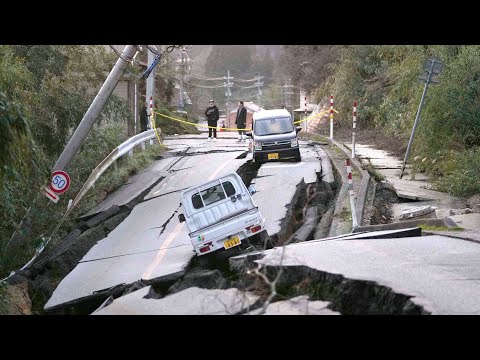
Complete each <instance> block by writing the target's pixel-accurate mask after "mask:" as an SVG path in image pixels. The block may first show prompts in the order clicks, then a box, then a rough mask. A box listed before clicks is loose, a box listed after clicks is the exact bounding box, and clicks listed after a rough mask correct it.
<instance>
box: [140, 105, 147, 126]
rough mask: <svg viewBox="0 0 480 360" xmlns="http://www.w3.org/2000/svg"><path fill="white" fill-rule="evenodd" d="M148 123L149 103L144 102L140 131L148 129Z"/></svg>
mask: <svg viewBox="0 0 480 360" xmlns="http://www.w3.org/2000/svg"><path fill="white" fill-rule="evenodd" d="M147 124H148V113H147V105H145V104H143V107H142V110H141V111H140V131H141V132H144V131H147Z"/></svg>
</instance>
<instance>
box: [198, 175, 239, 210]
mask: <svg viewBox="0 0 480 360" xmlns="http://www.w3.org/2000/svg"><path fill="white" fill-rule="evenodd" d="M232 195H235V187H234V186H233V184H232V183H231V182H230V181H224V182H223V183H222V184H221V185H220V183H219V184H216V185H213V186H211V187H209V188H208V189H204V190H202V191H200V192H199V193H196V194H193V195H192V204H193V208H194V209H201V208H202V207H204V206H208V205H210V204H213V203H214V202H217V201H220V200H223V199H225V198H227V197H230V196H232ZM202 200H203V201H202Z"/></svg>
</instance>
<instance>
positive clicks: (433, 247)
mask: <svg viewBox="0 0 480 360" xmlns="http://www.w3.org/2000/svg"><path fill="white" fill-rule="evenodd" d="M265 254H266V256H265V257H263V258H262V259H259V260H256V262H258V263H260V264H262V265H264V266H273V267H278V266H279V265H280V264H281V265H282V266H284V267H292V266H293V267H300V268H305V267H307V268H310V269H312V270H316V271H318V272H320V273H322V274H335V275H336V276H340V277H341V278H345V279H352V280H356V281H357V283H358V282H360V283H364V284H376V285H377V286H380V287H382V288H385V289H391V291H393V292H394V293H395V294H401V295H403V296H406V297H407V298H409V297H410V299H409V300H408V301H411V303H412V304H413V305H415V306H420V307H421V308H422V309H423V310H422V311H424V312H427V313H431V314H480V303H479V302H478V301H477V299H478V297H479V296H480V267H479V266H478V258H479V256H480V246H479V244H477V243H474V242H470V241H464V240H459V239H455V238H452V237H446V236H421V237H408V238H400V239H370V240H349V241H310V242H305V243H299V244H292V245H288V246H286V247H285V254H283V256H282V249H279V248H274V249H271V250H266V251H265ZM326 300H329V301H332V299H326ZM350 301H356V300H355V298H353V299H350ZM342 313H343V311H342Z"/></svg>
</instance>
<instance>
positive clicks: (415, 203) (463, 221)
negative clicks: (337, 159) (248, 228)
mask: <svg viewBox="0 0 480 360" xmlns="http://www.w3.org/2000/svg"><path fill="white" fill-rule="evenodd" d="M345 146H347V147H348V148H350V147H351V144H345ZM355 153H356V157H357V158H358V159H359V161H360V162H361V163H362V165H364V166H365V167H366V166H368V165H369V164H371V165H372V166H373V168H374V169H375V170H376V171H377V172H378V173H380V174H381V175H383V176H384V177H385V180H386V181H387V182H389V183H390V184H391V185H393V187H394V188H395V192H396V194H397V196H398V197H399V198H400V202H399V203H396V204H392V208H391V210H392V212H393V216H394V219H393V220H394V221H395V222H399V221H402V219H400V216H401V214H402V211H405V210H407V209H413V208H419V207H424V206H432V207H435V208H436V209H435V211H434V212H433V213H430V214H428V215H424V216H425V218H440V219H442V218H450V219H451V220H453V221H455V222H456V223H457V224H458V226H460V227H465V228H466V229H476V228H480V221H478V217H476V216H475V215H478V214H465V215H456V216H451V214H450V211H451V210H454V209H457V210H458V209H465V208H466V207H467V201H466V199H464V198H458V197H455V196H452V195H449V194H447V193H443V192H439V191H436V190H433V189H432V186H431V184H430V183H428V182H427V178H426V177H425V176H424V175H423V174H416V175H415V179H412V176H411V172H410V167H409V166H407V167H406V169H405V171H404V175H403V177H402V179H400V172H401V168H402V164H403V160H400V159H398V158H396V157H395V156H392V155H390V154H389V153H388V152H387V151H384V150H379V149H375V148H374V147H373V146H371V145H367V144H358V143H357V144H356V146H355ZM462 225H463V226H462Z"/></svg>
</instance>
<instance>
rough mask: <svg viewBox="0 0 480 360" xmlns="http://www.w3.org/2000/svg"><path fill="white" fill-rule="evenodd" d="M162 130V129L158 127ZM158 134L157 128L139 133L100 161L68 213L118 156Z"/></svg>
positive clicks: (69, 207)
mask: <svg viewBox="0 0 480 360" xmlns="http://www.w3.org/2000/svg"><path fill="white" fill-rule="evenodd" d="M158 131H160V129H158ZM155 136H156V129H152V130H148V131H144V132H142V133H140V134H138V135H135V136H133V137H131V138H130V139H128V140H127V141H125V142H123V143H122V144H120V145H119V146H118V147H117V148H115V149H113V151H112V152H111V153H110V154H109V155H108V156H107V157H106V158H105V159H104V160H103V161H102V162H101V163H100V164H98V165H97V167H96V168H95V169H94V170H93V171H92V174H91V175H90V176H89V178H88V179H87V181H85V184H83V186H82V188H81V189H80V191H79V192H78V194H77V196H76V197H75V199H74V200H73V202H72V203H70V204H69V205H68V208H67V213H66V214H65V215H67V214H68V212H69V211H70V210H71V209H73V208H74V207H75V206H76V205H77V204H78V203H79V202H80V200H81V199H82V197H83V196H84V195H85V194H86V193H87V191H88V190H89V189H90V188H91V187H92V186H93V185H94V184H95V182H96V181H97V180H98V178H99V177H100V176H101V175H102V174H103V173H104V172H105V170H107V169H108V168H109V167H110V165H112V164H113V163H114V162H115V161H116V160H117V159H118V158H120V157H122V156H123V155H125V154H126V153H127V152H129V151H130V150H132V149H133V148H134V147H135V146H137V145H139V144H141V143H143V142H145V141H147V140H150V139H153V138H155Z"/></svg>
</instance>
